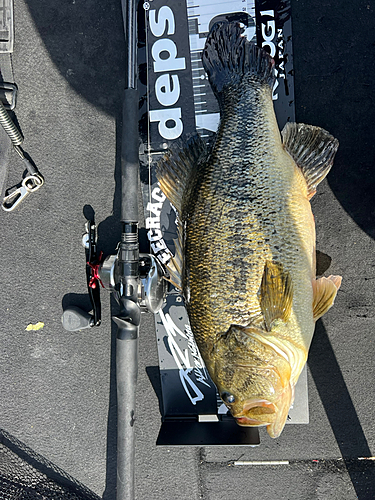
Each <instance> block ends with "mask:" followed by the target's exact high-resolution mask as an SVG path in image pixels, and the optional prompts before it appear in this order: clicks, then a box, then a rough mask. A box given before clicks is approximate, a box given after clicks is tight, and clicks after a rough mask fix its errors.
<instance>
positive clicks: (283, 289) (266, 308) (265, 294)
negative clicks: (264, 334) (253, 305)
mask: <svg viewBox="0 0 375 500" xmlns="http://www.w3.org/2000/svg"><path fill="white" fill-rule="evenodd" d="M259 302H260V307H261V310H262V314H263V318H264V322H265V325H266V328H267V331H271V328H272V323H273V321H274V320H275V319H278V318H280V319H282V320H283V321H287V320H288V318H289V316H290V312H291V309H292V302H293V284H292V279H291V277H290V274H289V273H288V272H286V271H284V270H283V266H282V264H280V263H278V262H271V261H268V260H267V261H266V264H265V266H264V272H263V278H262V283H261V285H260V289H259Z"/></svg>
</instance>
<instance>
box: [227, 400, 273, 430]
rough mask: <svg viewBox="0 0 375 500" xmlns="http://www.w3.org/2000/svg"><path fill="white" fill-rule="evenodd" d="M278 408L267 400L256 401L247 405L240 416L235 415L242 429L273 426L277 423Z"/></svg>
mask: <svg viewBox="0 0 375 500" xmlns="http://www.w3.org/2000/svg"><path fill="white" fill-rule="evenodd" d="M277 410H278V408H277V406H276V405H275V404H274V403H271V401H267V400H266V399H256V400H252V401H249V402H248V403H245V404H244V406H243V410H242V412H241V414H240V415H234V418H235V419H236V422H237V424H238V425H241V426H242V427H259V426H261V425H271V424H272V423H273V422H274V421H275V417H276V414H277Z"/></svg>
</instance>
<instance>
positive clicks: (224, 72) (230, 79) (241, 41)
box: [202, 21, 275, 100]
mask: <svg viewBox="0 0 375 500" xmlns="http://www.w3.org/2000/svg"><path fill="white" fill-rule="evenodd" d="M243 31H244V29H243V28H241V27H240V24H239V23H238V22H230V23H229V22H226V21H224V22H218V23H216V24H214V26H213V27H212V29H211V31H210V33H209V35H208V37H207V40H206V45H205V48H204V50H203V55H202V62H203V66H204V69H205V71H206V73H207V75H208V78H209V81H210V84H211V87H212V90H213V91H214V93H215V95H216V97H217V98H218V100H220V99H219V98H220V94H221V93H222V92H223V91H225V89H226V88H228V87H230V86H233V85H238V84H241V83H242V82H243V80H244V77H245V76H248V77H251V76H252V77H253V78H254V79H256V80H258V81H259V82H260V83H265V84H268V85H269V86H270V87H271V88H272V87H273V84H274V81H275V74H274V64H275V63H274V60H273V59H272V58H271V56H270V55H269V54H268V53H267V52H266V51H265V50H263V49H261V48H259V47H257V45H255V43H253V42H249V41H248V40H247V38H246V37H245V36H242V33H243Z"/></svg>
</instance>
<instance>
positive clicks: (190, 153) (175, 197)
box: [156, 134, 207, 216]
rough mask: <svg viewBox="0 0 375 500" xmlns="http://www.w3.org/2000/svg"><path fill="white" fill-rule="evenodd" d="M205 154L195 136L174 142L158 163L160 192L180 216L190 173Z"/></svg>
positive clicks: (204, 146) (197, 136) (202, 144)
mask: <svg viewBox="0 0 375 500" xmlns="http://www.w3.org/2000/svg"><path fill="white" fill-rule="evenodd" d="M206 154H207V152H206V145H205V143H204V142H203V141H202V139H201V138H200V136H199V135H198V134H196V135H193V136H191V137H190V138H188V139H186V140H184V139H179V140H177V141H175V142H174V143H173V144H172V146H171V147H170V149H169V151H168V152H167V153H166V154H165V156H164V157H163V158H162V159H161V160H160V161H159V163H158V166H157V168H156V177H157V179H158V181H159V184H160V187H161V190H162V191H163V193H164V194H165V196H166V197H167V198H168V200H169V201H170V202H171V203H172V205H173V206H174V207H175V208H176V210H177V212H178V213H179V215H180V216H181V215H182V201H183V197H184V193H185V192H186V191H187V189H188V188H189V187H190V179H191V175H192V172H193V170H194V169H195V168H196V166H197V163H198V162H199V161H200V160H201V159H202V157H204V158H205V157H206Z"/></svg>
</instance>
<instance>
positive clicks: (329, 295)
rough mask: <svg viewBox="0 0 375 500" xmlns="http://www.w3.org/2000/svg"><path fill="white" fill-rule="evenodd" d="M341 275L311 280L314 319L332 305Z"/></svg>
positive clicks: (319, 316)
mask: <svg viewBox="0 0 375 500" xmlns="http://www.w3.org/2000/svg"><path fill="white" fill-rule="evenodd" d="M341 280H342V278H341V276H333V275H331V276H328V278H325V277H322V278H319V279H317V280H314V281H313V291H314V299H313V315H314V321H317V320H318V319H319V318H321V317H322V316H323V314H325V313H326V312H327V311H328V309H330V308H331V307H332V306H333V303H334V301H335V297H336V294H337V290H338V289H339V288H340V285H341Z"/></svg>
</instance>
